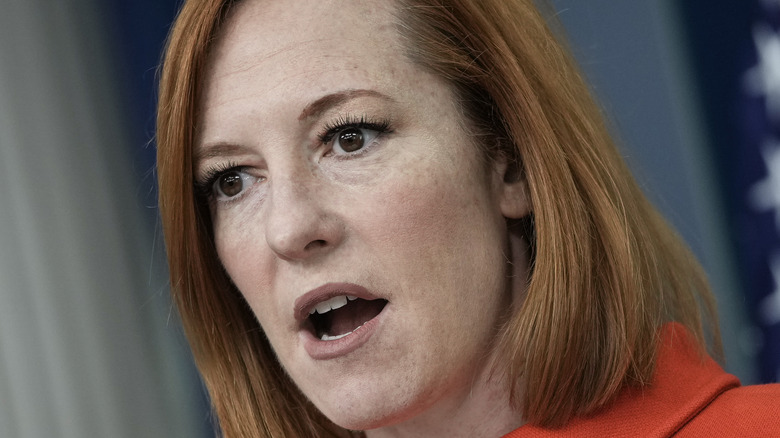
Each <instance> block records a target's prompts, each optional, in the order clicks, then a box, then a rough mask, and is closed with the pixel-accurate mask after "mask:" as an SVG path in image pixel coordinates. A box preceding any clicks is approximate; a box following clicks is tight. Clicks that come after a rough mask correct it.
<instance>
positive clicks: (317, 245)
mask: <svg viewBox="0 0 780 438" xmlns="http://www.w3.org/2000/svg"><path fill="white" fill-rule="evenodd" d="M327 244H328V243H327V242H325V241H324V240H322V239H318V240H312V241H311V242H309V244H308V245H306V248H305V249H306V250H312V249H317V248H321V247H323V246H326V245H327Z"/></svg>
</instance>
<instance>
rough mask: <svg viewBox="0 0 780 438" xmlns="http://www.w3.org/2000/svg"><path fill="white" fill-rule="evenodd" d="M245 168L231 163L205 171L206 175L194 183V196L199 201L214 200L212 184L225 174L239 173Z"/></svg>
mask: <svg viewBox="0 0 780 438" xmlns="http://www.w3.org/2000/svg"><path fill="white" fill-rule="evenodd" d="M245 169H246V166H239V165H237V164H236V163H234V162H232V161H228V162H226V163H220V164H216V165H214V166H213V167H211V168H209V169H207V170H206V173H205V174H204V175H203V176H201V177H200V178H198V180H197V181H195V194H196V196H197V197H198V198H200V199H206V200H211V199H213V198H214V184H216V183H217V180H219V178H220V177H221V176H222V175H224V174H225V173H227V172H230V171H238V172H241V171H243V170H245Z"/></svg>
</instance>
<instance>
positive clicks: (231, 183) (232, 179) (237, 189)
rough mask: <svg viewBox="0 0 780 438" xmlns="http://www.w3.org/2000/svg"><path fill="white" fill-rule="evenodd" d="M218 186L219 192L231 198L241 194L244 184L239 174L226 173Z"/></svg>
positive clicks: (218, 182)
mask: <svg viewBox="0 0 780 438" xmlns="http://www.w3.org/2000/svg"><path fill="white" fill-rule="evenodd" d="M217 184H218V185H219V190H220V191H221V192H222V193H223V194H224V195H225V196H230V197H232V196H236V195H238V194H239V193H241V189H242V188H243V187H244V182H243V181H242V179H241V175H239V174H238V172H230V173H226V174H225V175H223V176H222V177H221V178H220V179H219V181H217Z"/></svg>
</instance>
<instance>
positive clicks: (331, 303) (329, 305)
mask: <svg viewBox="0 0 780 438" xmlns="http://www.w3.org/2000/svg"><path fill="white" fill-rule="evenodd" d="M356 299H357V297H351V298H350V297H348V296H344V295H339V296H337V297H333V298H331V299H329V300H327V301H323V302H321V303H319V304H317V306H315V307H314V308H313V309H311V310H309V315H313V314H314V312H317V313H319V314H320V315H322V314H323V313H328V312H330V311H331V310H336V309H338V308H340V307H344V306H346V305H347V301H352V300H356Z"/></svg>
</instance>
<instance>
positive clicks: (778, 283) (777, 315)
mask: <svg viewBox="0 0 780 438" xmlns="http://www.w3.org/2000/svg"><path fill="white" fill-rule="evenodd" d="M771 269H772V277H773V278H774V280H775V290H774V291H772V293H771V294H769V295H767V296H765V297H764V298H763V299H762V300H761V305H760V306H759V309H760V310H761V318H762V319H763V320H764V323H765V324H766V325H774V324H777V323H779V322H780V254H778V253H776V254H775V255H774V256H773V257H772V266H771Z"/></svg>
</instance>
